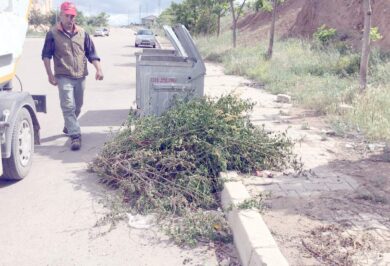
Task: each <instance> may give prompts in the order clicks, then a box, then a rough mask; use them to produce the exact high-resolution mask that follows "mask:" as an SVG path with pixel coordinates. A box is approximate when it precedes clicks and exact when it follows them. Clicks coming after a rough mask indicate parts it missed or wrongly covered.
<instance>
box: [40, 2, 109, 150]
mask: <svg viewBox="0 0 390 266" xmlns="http://www.w3.org/2000/svg"><path fill="white" fill-rule="evenodd" d="M76 15H77V11H76V7H75V6H74V4H73V3H70V2H64V3H62V4H61V12H60V15H59V22H58V24H57V25H56V26H54V27H53V28H51V30H50V31H49V32H48V33H47V35H46V39H45V44H44V46H43V50H42V60H43V62H44V65H45V69H46V73H47V75H48V79H49V82H50V84H52V85H54V86H58V91H59V96H60V103H61V109H62V114H63V116H64V121H65V127H64V130H63V132H64V133H65V134H68V135H69V136H70V139H71V149H72V150H79V149H80V147H81V131H80V125H79V123H78V121H77V117H78V116H79V114H80V111H81V107H82V105H83V98H84V89H85V77H86V76H87V75H88V70H87V60H88V61H89V62H90V63H92V64H93V66H94V67H95V69H96V75H95V78H96V80H103V72H102V69H101V66H100V58H99V57H98V55H97V53H96V50H95V46H94V44H93V42H92V40H91V38H90V36H89V34H88V33H86V32H85V31H84V30H83V29H82V28H80V27H79V26H77V25H76V24H75V22H76ZM51 58H53V61H54V75H53V72H52V68H51Z"/></svg>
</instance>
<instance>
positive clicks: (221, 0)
mask: <svg viewBox="0 0 390 266" xmlns="http://www.w3.org/2000/svg"><path fill="white" fill-rule="evenodd" d="M214 2H215V3H214V6H213V13H214V14H215V15H216V16H217V36H218V37H219V34H220V32H221V17H222V16H223V15H225V13H226V11H227V10H229V4H228V1H227V0H215V1H214Z"/></svg>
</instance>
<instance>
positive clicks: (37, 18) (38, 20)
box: [28, 9, 48, 26]
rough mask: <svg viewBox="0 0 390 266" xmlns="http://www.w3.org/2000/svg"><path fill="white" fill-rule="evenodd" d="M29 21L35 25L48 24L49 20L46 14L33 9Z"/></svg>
mask: <svg viewBox="0 0 390 266" xmlns="http://www.w3.org/2000/svg"><path fill="white" fill-rule="evenodd" d="M28 22H29V24H30V25H33V26H40V25H47V24H48V20H47V17H46V16H45V15H42V14H41V13H40V12H39V11H38V10H35V9H33V10H31V12H30V16H29V18H28Z"/></svg>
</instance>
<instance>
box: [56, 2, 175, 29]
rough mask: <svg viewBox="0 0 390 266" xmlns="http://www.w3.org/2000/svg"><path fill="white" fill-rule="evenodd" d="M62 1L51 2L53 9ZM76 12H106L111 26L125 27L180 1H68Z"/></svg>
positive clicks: (157, 13)
mask: <svg viewBox="0 0 390 266" xmlns="http://www.w3.org/2000/svg"><path fill="white" fill-rule="evenodd" d="M62 2H64V0H53V8H58V7H59V6H60V5H61V3H62ZM70 2H73V3H74V4H75V5H76V8H77V9H78V10H81V11H83V13H84V14H86V15H96V14H98V13H100V12H106V13H107V14H109V15H110V24H111V25H127V24H129V23H132V22H140V18H143V17H146V16H149V15H156V16H158V15H159V13H160V12H161V11H163V10H164V9H165V8H167V7H169V6H170V5H171V3H172V2H176V3H178V2H182V0H143V1H142V0H133V1H131V0H106V1H102V0H70Z"/></svg>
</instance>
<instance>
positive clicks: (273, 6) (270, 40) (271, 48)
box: [266, 0, 278, 59]
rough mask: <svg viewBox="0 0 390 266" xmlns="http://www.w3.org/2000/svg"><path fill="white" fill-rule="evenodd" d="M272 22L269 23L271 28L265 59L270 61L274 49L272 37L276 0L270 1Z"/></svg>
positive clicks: (273, 34) (273, 35) (273, 33)
mask: <svg viewBox="0 0 390 266" xmlns="http://www.w3.org/2000/svg"><path fill="white" fill-rule="evenodd" d="M272 2H273V5H272V21H271V28H270V30H269V45H268V51H267V55H266V58H267V59H271V58H272V52H273V47H274V37H275V22H276V8H277V7H278V0H272Z"/></svg>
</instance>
